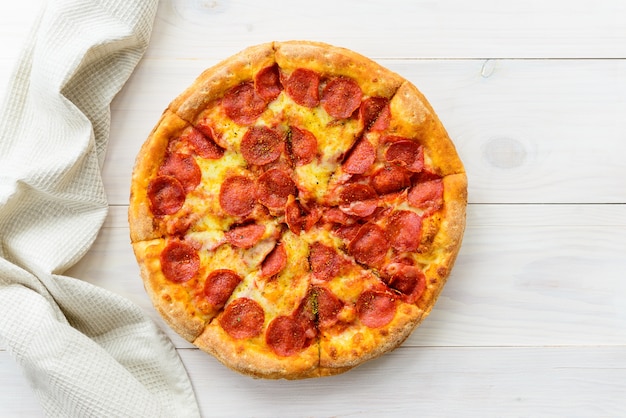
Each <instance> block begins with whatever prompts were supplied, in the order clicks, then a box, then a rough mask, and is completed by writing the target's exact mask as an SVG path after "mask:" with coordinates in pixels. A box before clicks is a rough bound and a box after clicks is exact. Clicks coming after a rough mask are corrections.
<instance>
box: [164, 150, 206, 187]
mask: <svg viewBox="0 0 626 418" xmlns="http://www.w3.org/2000/svg"><path fill="white" fill-rule="evenodd" d="M159 174H160V175H163V176H172V177H175V178H176V179H177V180H178V181H180V184H182V185H183V189H184V190H185V192H190V191H192V190H193V189H195V188H196V186H197V185H198V184H200V179H201V178H202V172H201V171H200V167H198V164H197V163H196V160H195V159H194V158H193V157H192V156H191V155H184V154H179V153H171V154H169V155H168V156H167V157H166V158H165V161H164V162H163V165H161V167H160V168H159Z"/></svg>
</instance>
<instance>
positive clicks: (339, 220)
mask: <svg viewBox="0 0 626 418" xmlns="http://www.w3.org/2000/svg"><path fill="white" fill-rule="evenodd" d="M322 219H323V220H324V222H328V223H331V224H339V225H352V224H354V223H355V222H356V221H355V219H354V217H352V216H350V215H348V214H347V213H345V212H344V211H342V210H341V209H339V208H328V209H326V211H325V212H324V215H323V216H322Z"/></svg>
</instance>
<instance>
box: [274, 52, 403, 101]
mask: <svg viewBox="0 0 626 418" xmlns="http://www.w3.org/2000/svg"><path fill="white" fill-rule="evenodd" d="M275 49H276V62H277V63H278V65H279V67H280V68H281V70H283V71H285V72H287V73H290V72H291V71H293V70H295V69H296V68H299V67H301V68H307V69H310V70H314V71H317V72H319V73H321V74H328V75H331V76H345V77H352V78H354V79H356V80H359V84H360V85H361V88H362V90H363V92H364V94H365V95H367V96H380V97H386V98H391V97H392V96H393V95H394V94H395V92H396V90H398V88H399V87H400V85H401V84H402V83H403V81H404V78H403V77H401V76H400V75H398V74H396V73H394V72H392V71H390V70H388V69H387V68H385V67H383V66H381V65H380V64H378V63H376V62H375V61H373V60H371V59H370V58H367V57H365V56H364V55H361V54H359V53H357V52H354V51H352V50H349V49H346V48H342V47H338V46H334V45H329V44H326V43H322V42H311V41H286V42H275Z"/></svg>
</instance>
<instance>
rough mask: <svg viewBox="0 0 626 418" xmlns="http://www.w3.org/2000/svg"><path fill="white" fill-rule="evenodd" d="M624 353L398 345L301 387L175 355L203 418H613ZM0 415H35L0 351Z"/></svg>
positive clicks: (618, 409) (191, 353)
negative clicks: (358, 417) (353, 417)
mask: <svg viewBox="0 0 626 418" xmlns="http://www.w3.org/2000/svg"><path fill="white" fill-rule="evenodd" d="M625 350H626V348H625V347H624V346H617V347H540V348H502V347H476V348H462V347H455V348H441V347H402V348H399V349H397V350H396V351H394V352H392V353H389V354H387V355H385V356H383V357H382V358H380V359H377V360H373V361H371V362H368V363H366V364H364V365H363V366H360V367H358V368H356V369H354V370H351V371H349V372H347V373H345V374H342V375H339V376H333V377H329V378H323V379H310V380H304V381H267V380H254V379H250V378H248V377H245V376H240V375H238V374H236V373H234V372H232V371H230V370H228V369H227V368H225V367H224V366H222V365H221V364H219V363H218V362H217V361H216V360H215V359H213V358H212V357H210V356H209V355H207V354H205V353H203V352H201V351H199V350H196V349H180V350H179V354H180V355H181V358H182V359H183V363H184V364H185V367H186V369H187V371H188V373H189V376H190V378H191V381H192V384H193V386H194V389H195V391H196V394H197V398H198V402H199V404H200V408H201V412H202V415H203V416H204V417H210V416H220V417H229V416H233V417H234V416H257V417H266V416H267V417H270V416H271V417H281V416H290V417H294V416H351V415H357V414H359V415H377V416H383V415H384V416H407V415H408V414H410V415H411V416H420V415H422V416H424V415H425V416H429V417H436V416H442V417H443V416H480V417H509V416H511V417H512V416H516V417H517V416H546V417H547V416H555V417H557V416H568V417H591V416H621V415H622V414H623V412H624V410H626V401H625V400H624V397H623V393H624V391H625V390H626V356H625V355H624V353H625ZM0 369H1V370H2V371H3V373H2V374H0V387H2V388H3V390H2V391H0V405H1V406H2V416H5V417H40V416H43V412H42V410H41V407H40V406H39V404H38V402H37V400H36V398H35V397H34V395H33V393H32V390H31V389H30V387H29V386H28V384H27V383H26V380H25V378H24V377H23V376H22V374H21V371H20V370H19V369H18V368H17V366H16V365H15V363H14V362H13V360H12V359H11V358H9V355H8V353H7V352H6V351H0Z"/></svg>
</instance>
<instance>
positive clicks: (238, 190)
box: [129, 41, 467, 379]
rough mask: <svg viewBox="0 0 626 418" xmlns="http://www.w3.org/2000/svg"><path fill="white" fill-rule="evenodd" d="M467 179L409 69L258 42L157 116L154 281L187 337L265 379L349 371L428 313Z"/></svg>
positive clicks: (459, 221)
mask: <svg viewBox="0 0 626 418" xmlns="http://www.w3.org/2000/svg"><path fill="white" fill-rule="evenodd" d="M466 203H467V178H466V175H465V171H464V168H463V165H462V163H461V161H460V159H459V157H458V155H457V152H456V150H455V147H454V145H453V143H452V142H451V140H450V139H449V137H448V134H447V133H446V131H445V129H444V128H443V126H442V124H441V122H440V121H439V119H438V118H437V116H436V115H435V113H434V111H433V109H432V108H431V106H430V105H429V104H428V102H427V101H426V99H425V98H424V96H423V95H422V94H421V93H420V92H419V91H418V90H417V89H416V87H415V86H413V85H412V84H411V83H410V82H408V81H407V80H405V79H404V78H402V77H401V76H399V75H397V74H395V73H394V72H391V71H389V70H387V69H385V68H383V67H381V66H380V65H379V64H377V63H375V62H374V61H372V60H370V59H368V58H366V57H363V56H362V55H359V54H357V53H355V52H352V51H350V50H347V49H343V48H339V47H335V46H331V45H327V44H321V43H314V42H303V41H292V42H273V43H267V44H263V45H258V46H254V47H251V48H248V49H246V50H244V51H242V52H240V53H238V54H236V55H234V56H232V57H230V58H228V59H226V60H225V61H223V62H222V63H220V64H218V65H216V66H214V67H212V68H209V69H208V70H206V71H205V72H204V73H203V74H201V75H200V77H199V78H198V79H197V80H196V81H195V82H194V83H193V84H192V85H191V86H190V87H189V88H188V89H187V90H185V91H184V92H183V93H182V94H181V95H180V96H179V97H178V98H176V99H175V100H174V101H173V102H172V103H171V104H170V106H169V107H168V108H167V109H166V110H165V112H164V113H163V115H162V117H161V119H160V121H159V122H158V123H157V125H156V127H155V128H154V130H153V131H152V133H151V134H150V136H149V138H148V139H147V140H146V142H145V143H144V145H143V146H142V148H141V150H140V152H139V155H138V157H137V160H136V165H135V168H134V171H133V175H132V185H131V198H130V208H129V224H130V234H131V242H132V246H133V249H134V252H135V255H136V258H137V261H138V264H139V266H140V270H141V276H142V278H143V281H144V285H145V288H146V291H147V293H148V295H149V296H150V298H151V300H152V302H153V304H154V306H155V308H156V309H157V310H158V311H159V312H160V314H161V315H162V316H163V318H164V319H165V321H166V322H167V323H168V324H169V325H170V326H171V327H172V328H173V329H174V330H175V331H176V332H178V333H179V334H180V335H181V336H182V337H184V338H186V339H187V340H188V341H190V342H192V343H193V344H195V345H196V346H197V347H199V348H200V349H202V350H204V351H206V352H208V353H211V354H212V355H214V356H215V357H216V358H217V359H218V360H220V361H221V362H222V363H224V364H225V365H226V366H228V367H230V368H232V369H234V370H237V371H239V372H241V373H244V374H247V375H252V376H256V377H263V378H286V379H298V378H306V377H316V376H326V375H332V374H337V373H341V372H344V371H346V370H348V369H350V368H352V367H354V366H357V365H359V364H361V363H363V362H365V361H367V360H370V359H372V358H375V357H377V356H379V355H381V354H383V353H385V352H387V351H389V350H392V349H393V348H395V347H397V346H398V345H400V344H401V343H402V342H403V341H404V340H405V339H406V338H407V337H408V336H409V335H410V334H411V332H412V331H413V329H414V328H415V327H416V326H417V325H418V324H419V323H420V322H421V321H422V320H423V319H424V318H425V317H426V316H427V315H428V313H429V312H430V310H431V309H432V307H433V305H434V303H435V301H436V299H437V297H438V295H439V294H440V292H441V290H442V288H443V286H444V284H445V282H446V279H447V277H448V275H449V273H450V270H451V268H452V265H453V263H454V260H455V258H456V255H457V253H458V251H459V247H460V245H461V239H462V236H463V231H464V227H465V208H466Z"/></svg>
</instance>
